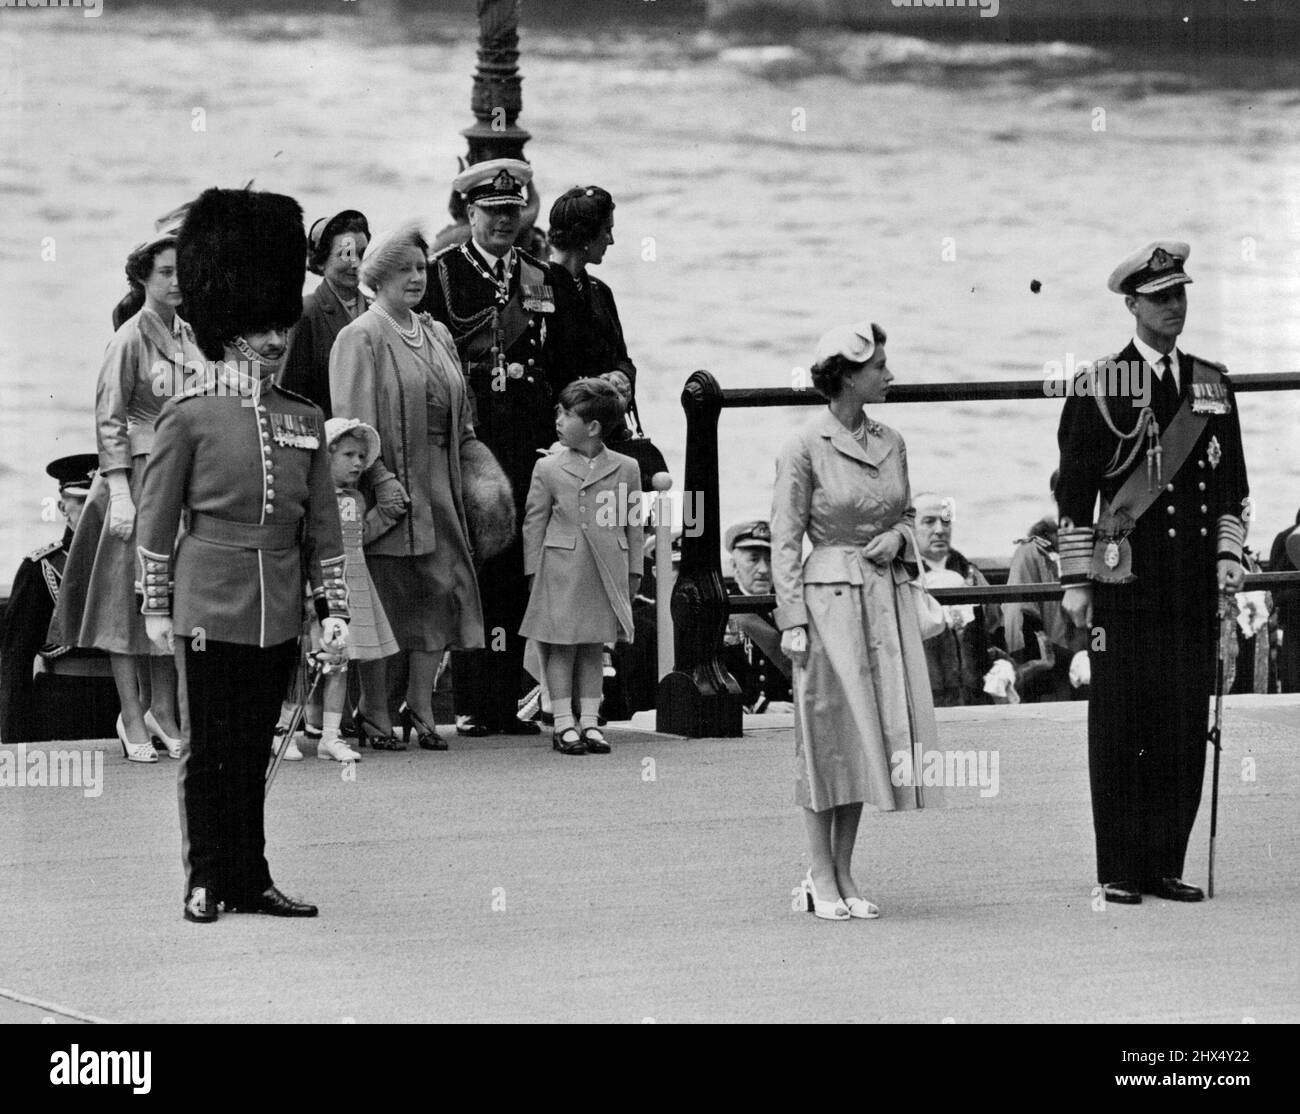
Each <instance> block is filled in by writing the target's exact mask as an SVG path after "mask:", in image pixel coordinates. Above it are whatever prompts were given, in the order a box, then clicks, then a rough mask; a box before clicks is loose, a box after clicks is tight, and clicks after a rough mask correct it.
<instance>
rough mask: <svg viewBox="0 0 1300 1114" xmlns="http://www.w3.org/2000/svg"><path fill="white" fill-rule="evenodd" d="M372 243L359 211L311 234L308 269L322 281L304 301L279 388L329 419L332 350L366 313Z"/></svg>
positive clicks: (318, 225)
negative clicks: (365, 279)
mask: <svg viewBox="0 0 1300 1114" xmlns="http://www.w3.org/2000/svg"><path fill="white" fill-rule="evenodd" d="M369 243H370V225H369V224H368V223H366V218H365V216H364V214H362V213H359V212H357V211H356V210H355V209H344V210H343V212H341V213H336V214H335V215H334V216H332V217H330V218H329V219H328V220H326V219H325V218H324V217H322V218H321V219H320V220H318V221H317V222H316V223H315V224H313V225H312V226H311V232H310V233H308V236H307V269H308V270H309V271H311V272H312V273H313V274H317V275H320V276H321V282H320V285H319V286H318V287H316V289H315V290H314V291H312V293H310V294H308V295H307V296H306V297H305V298H303V300H302V319H301V320H300V321H299V322H298V324H297V325H296V326H295V327H294V330H293V339H292V340H291V341H290V342H289V354H288V355H287V356H286V357H285V359H284V370H283V371H282V372H281V373H280V384H281V386H284V387H287V388H288V389H289V390H291V391H297V392H298V393H299V394H300V395H306V396H307V397H308V398H309V399H311V400H312V402H314V403H315V404H316V405H317V406H319V407H320V408H321V410H322V411H323V412H324V414H325V417H326V418H331V417H333V415H334V410H333V405H332V402H333V400H332V399H331V397H330V350H331V349H332V348H333V347H334V340H335V338H336V337H337V336H338V335H339V333H341V332H342V331H343V329H344V328H345V327H346V326H348V325H350V324H352V322H353V321H355V320H356V319H357V318H358V317H360V316H361V314H363V313H364V312H365V310H366V300H365V298H364V297H363V295H362V293H361V290H360V286H359V283H360V278H359V275H360V268H361V257H362V256H363V255H364V254H365V253H366V247H367V245H368V244H369Z"/></svg>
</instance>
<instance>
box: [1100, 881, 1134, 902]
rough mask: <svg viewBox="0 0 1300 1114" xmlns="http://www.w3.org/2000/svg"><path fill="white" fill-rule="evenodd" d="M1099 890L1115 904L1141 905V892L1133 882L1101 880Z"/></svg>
mask: <svg viewBox="0 0 1300 1114" xmlns="http://www.w3.org/2000/svg"><path fill="white" fill-rule="evenodd" d="M1101 892H1102V893H1103V894H1104V895H1105V896H1106V900H1107V901H1113V902H1114V903H1115V904H1116V905H1141V904H1142V894H1141V893H1139V892H1138V888H1137V886H1136V884H1135V883H1133V882H1103V883H1102V886H1101Z"/></svg>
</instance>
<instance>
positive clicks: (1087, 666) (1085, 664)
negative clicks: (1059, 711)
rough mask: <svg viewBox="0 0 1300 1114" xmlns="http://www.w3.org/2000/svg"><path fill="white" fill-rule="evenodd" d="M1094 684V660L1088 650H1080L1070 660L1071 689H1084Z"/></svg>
mask: <svg viewBox="0 0 1300 1114" xmlns="http://www.w3.org/2000/svg"><path fill="white" fill-rule="evenodd" d="M1090 684H1092V659H1091V658H1089V657H1088V651H1087V650H1080V651H1079V652H1078V653H1077V654H1075V655H1074V657H1072V658H1071V659H1070V687H1071V688H1076V689H1077V688H1082V687H1083V686H1084V685H1090Z"/></svg>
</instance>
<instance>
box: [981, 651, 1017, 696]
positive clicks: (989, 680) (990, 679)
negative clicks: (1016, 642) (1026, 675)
mask: <svg viewBox="0 0 1300 1114" xmlns="http://www.w3.org/2000/svg"><path fill="white" fill-rule="evenodd" d="M984 691H985V692H986V693H988V694H989V696H991V697H993V700H994V703H997V704H1019V703H1020V693H1019V692H1018V691H1016V667H1015V666H1014V665H1012V664H1011V663H1010V662H1009V661H1007V659H1006V658H999V659H998V660H997V661H995V662H994V663H993V666H992V668H991V669H989V671H988V672H987V673H985V674H984Z"/></svg>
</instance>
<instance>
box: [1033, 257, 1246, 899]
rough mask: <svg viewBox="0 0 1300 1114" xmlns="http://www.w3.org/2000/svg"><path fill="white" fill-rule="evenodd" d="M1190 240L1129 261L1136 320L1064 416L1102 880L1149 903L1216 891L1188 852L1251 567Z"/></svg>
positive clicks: (1237, 461) (1065, 557) (1063, 493)
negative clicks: (1232, 626)
mask: <svg viewBox="0 0 1300 1114" xmlns="http://www.w3.org/2000/svg"><path fill="white" fill-rule="evenodd" d="M1188 253H1189V248H1188V246H1187V244H1185V243H1181V242H1178V241H1173V240H1161V241H1158V242H1156V243H1152V244H1148V245H1146V247H1144V248H1142V249H1141V250H1139V251H1136V252H1134V253H1133V254H1132V255H1130V256H1129V257H1128V258H1127V259H1125V260H1124V261H1123V262H1122V263H1121V264H1120V265H1119V266H1118V267H1116V268H1115V270H1114V272H1113V273H1112V274H1111V276H1110V281H1109V284H1108V285H1109V287H1110V289H1111V290H1112V291H1113V292H1114V293H1116V294H1122V295H1123V296H1124V304H1125V305H1126V306H1127V307H1128V311H1129V312H1130V313H1131V314H1132V315H1133V317H1134V320H1135V321H1136V325H1137V327H1136V331H1135V336H1134V338H1133V340H1132V341H1130V342H1129V344H1128V345H1127V346H1126V347H1125V348H1124V349H1123V351H1121V352H1119V353H1118V354H1117V355H1114V356H1109V357H1106V358H1105V359H1103V360H1101V361H1098V363H1097V364H1095V365H1093V367H1092V369H1091V374H1085V375H1083V376H1081V377H1079V378H1076V380H1075V383H1074V385H1075V388H1076V389H1075V390H1074V391H1072V392H1071V396H1070V397H1069V398H1067V399H1066V403H1065V408H1064V410H1063V411H1062V413H1061V425H1060V430H1059V433H1058V440H1059V443H1060V449H1061V465H1060V481H1059V484H1058V486H1057V490H1056V497H1057V502H1058V504H1059V507H1060V515H1061V517H1060V533H1059V548H1060V558H1061V582H1062V583H1063V584H1064V585H1065V586H1066V591H1065V595H1064V599H1063V600H1062V606H1063V607H1064V608H1065V610H1066V612H1067V613H1068V614H1069V615H1070V618H1071V619H1072V620H1073V621H1074V623H1075V624H1076V625H1077V626H1079V627H1081V628H1084V629H1087V628H1088V627H1089V626H1091V630H1090V636H1089V648H1090V657H1091V661H1092V693H1091V697H1090V700H1089V705H1088V768H1089V775H1090V778H1091V782H1092V812H1093V823H1094V825H1095V828H1096V835H1097V880H1098V882H1100V883H1101V885H1102V886H1103V888H1104V892H1105V895H1106V897H1107V899H1108V900H1110V901H1114V902H1119V903H1121V904H1131V905H1136V904H1137V903H1138V902H1140V901H1141V900H1142V895H1143V894H1154V895H1156V896H1158V897H1163V898H1167V899H1169V900H1172V901H1200V900H1201V897H1202V896H1203V895H1202V893H1201V891H1200V890H1199V889H1198V888H1197V887H1195V886H1190V885H1187V884H1186V883H1185V882H1183V881H1182V874H1183V858H1184V855H1185V854H1186V851H1187V840H1188V837H1189V836H1190V835H1191V831H1192V825H1193V823H1194V822H1195V820H1196V810H1197V808H1198V806H1199V804H1200V800H1201V782H1202V778H1203V775H1204V770H1205V747H1206V726H1207V722H1208V714H1209V698H1210V695H1211V693H1212V691H1213V688H1214V665H1215V646H1216V637H1217V620H1216V604H1217V599H1218V593H1219V592H1220V591H1222V590H1224V589H1226V590H1227V591H1229V592H1235V591H1237V590H1238V589H1240V587H1241V584H1242V575H1243V574H1242V565H1241V555H1242V545H1243V542H1244V539H1245V526H1244V523H1243V509H1244V508H1245V506H1246V500H1247V498H1248V495H1249V489H1248V485H1247V480H1246V465H1245V461H1244V458H1243V455H1242V445H1241V428H1240V424H1239V421H1238V416H1237V404H1236V400H1235V398H1234V397H1233V391H1232V384H1231V382H1230V381H1229V379H1228V375H1227V373H1226V370H1225V369H1224V368H1223V367H1222V366H1221V365H1219V364H1215V363H1211V362H1210V361H1208V360H1204V359H1201V358H1200V357H1197V356H1192V355H1190V354H1189V353H1187V352H1184V351H1181V350H1180V349H1179V348H1177V347H1176V341H1177V339H1178V335H1179V334H1180V333H1181V332H1182V331H1183V322H1184V320H1185V318H1186V316H1187V284H1188V283H1190V282H1191V281H1192V280H1191V278H1189V277H1188V275H1187V273H1186V272H1185V270H1184V269H1183V265H1184V263H1185V261H1186V259H1187V256H1188ZM1098 496H1100V499H1101V505H1100V509H1099V510H1097V513H1096V514H1095V515H1094V510H1096V509H1097V500H1098Z"/></svg>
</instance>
